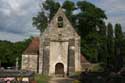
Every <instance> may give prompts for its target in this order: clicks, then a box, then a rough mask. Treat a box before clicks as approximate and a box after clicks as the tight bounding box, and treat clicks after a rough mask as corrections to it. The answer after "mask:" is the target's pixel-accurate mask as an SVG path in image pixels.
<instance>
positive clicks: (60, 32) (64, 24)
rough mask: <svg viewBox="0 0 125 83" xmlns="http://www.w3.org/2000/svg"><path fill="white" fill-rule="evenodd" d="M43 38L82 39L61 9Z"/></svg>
mask: <svg viewBox="0 0 125 83" xmlns="http://www.w3.org/2000/svg"><path fill="white" fill-rule="evenodd" d="M42 36H44V38H49V39H51V40H69V39H74V38H78V39H80V36H79V35H78V34H77V32H76V31H75V29H74V28H73V26H72V25H71V23H70V22H69V20H68V19H67V17H66V15H65V14H64V11H63V9H62V8H59V10H58V11H57V13H56V15H55V16H54V17H53V19H52V20H51V22H50V23H49V24H48V27H47V28H46V30H45V31H44V33H43V34H42Z"/></svg>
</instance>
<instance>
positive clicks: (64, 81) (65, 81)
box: [49, 77, 74, 83]
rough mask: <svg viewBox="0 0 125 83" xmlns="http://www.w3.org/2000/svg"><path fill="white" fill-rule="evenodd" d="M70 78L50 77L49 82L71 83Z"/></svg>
mask: <svg viewBox="0 0 125 83" xmlns="http://www.w3.org/2000/svg"><path fill="white" fill-rule="evenodd" d="M73 81H74V79H72V78H62V77H52V78H51V79H50V81H49V83H73Z"/></svg>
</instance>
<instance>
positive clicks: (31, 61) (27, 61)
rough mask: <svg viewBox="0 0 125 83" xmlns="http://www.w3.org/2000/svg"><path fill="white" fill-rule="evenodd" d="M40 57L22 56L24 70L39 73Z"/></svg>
mask: <svg viewBox="0 0 125 83" xmlns="http://www.w3.org/2000/svg"><path fill="white" fill-rule="evenodd" d="M37 61H38V55H22V68H21V69H24V70H31V71H34V72H37V67H38V66H37V65H38V64H37V63H38V62H37Z"/></svg>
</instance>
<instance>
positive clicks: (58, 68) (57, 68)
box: [55, 63, 64, 76]
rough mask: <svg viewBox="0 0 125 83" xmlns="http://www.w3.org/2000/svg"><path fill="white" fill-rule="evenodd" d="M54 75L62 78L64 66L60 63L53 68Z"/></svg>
mask: <svg viewBox="0 0 125 83" xmlns="http://www.w3.org/2000/svg"><path fill="white" fill-rule="evenodd" d="M55 75H56V76H64V65H63V64H62V63H57V64H56V66H55Z"/></svg>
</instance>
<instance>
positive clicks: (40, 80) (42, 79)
mask: <svg viewBox="0 0 125 83" xmlns="http://www.w3.org/2000/svg"><path fill="white" fill-rule="evenodd" d="M49 79H50V77H49V76H43V75H41V74H37V75H35V80H36V81H37V83H48V81H49Z"/></svg>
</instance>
